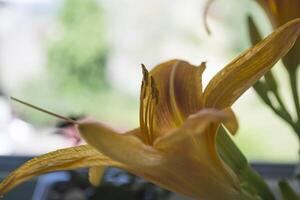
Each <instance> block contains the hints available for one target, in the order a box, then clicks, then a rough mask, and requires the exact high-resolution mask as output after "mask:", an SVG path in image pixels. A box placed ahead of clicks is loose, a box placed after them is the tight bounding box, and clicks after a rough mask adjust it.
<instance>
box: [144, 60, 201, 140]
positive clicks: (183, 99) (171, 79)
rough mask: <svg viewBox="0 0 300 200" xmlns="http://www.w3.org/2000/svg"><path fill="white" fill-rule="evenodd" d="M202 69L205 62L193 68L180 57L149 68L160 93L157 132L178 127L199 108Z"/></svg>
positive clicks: (156, 123) (157, 110) (155, 122)
mask: <svg viewBox="0 0 300 200" xmlns="http://www.w3.org/2000/svg"><path fill="white" fill-rule="evenodd" d="M204 68H205V63H202V64H201V66H200V67H196V66H193V65H191V64H189V63H187V62H185V61H182V60H171V61H168V62H165V63H162V64H160V65H158V66H156V67H155V68H154V69H153V70H152V71H150V76H153V78H154V80H155V83H156V86H157V89H158V92H159V101H158V106H157V109H156V113H155V115H154V130H155V132H156V134H158V133H160V134H163V133H165V132H167V131H169V130H170V129H172V128H175V127H178V126H180V125H181V124H182V123H183V121H184V120H185V119H186V118H187V117H188V116H189V115H190V114H193V113H195V112H197V111H198V110H200V109H201V108H202V84H201V75H202V72H203V70H204ZM156 137H157V135H156Z"/></svg>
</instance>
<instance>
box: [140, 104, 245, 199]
mask: <svg viewBox="0 0 300 200" xmlns="http://www.w3.org/2000/svg"><path fill="white" fill-rule="evenodd" d="M229 114H230V113H229ZM231 118H232V116H229V115H228V113H227V112H223V111H217V110H215V109H204V110H201V111H199V112H198V113H196V114H194V115H192V116H191V117H190V118H188V120H187V121H186V122H185V123H184V124H183V125H182V126H181V127H180V128H179V129H177V130H174V131H172V132H171V133H169V134H167V135H165V136H162V137H161V138H158V139H157V141H156V142H155V143H154V147H155V148H156V149H158V150H159V151H160V152H161V153H162V155H164V156H163V158H164V159H163V162H162V165H161V166H160V167H159V168H158V169H157V170H152V171H150V170H148V171H146V172H147V173H148V174H147V173H145V174H144V175H143V176H144V177H145V178H147V179H149V180H151V181H152V182H154V183H156V184H158V185H161V186H162V187H165V188H168V189H170V190H173V191H178V192H181V193H183V194H187V195H188V196H191V197H194V198H196V199H228V200H229V199H236V195H237V194H238V193H239V190H240V189H239V181H238V178H237V177H236V176H235V175H234V173H233V172H232V171H231V169H230V168H229V167H228V166H227V165H226V164H225V163H223V161H222V160H221V159H220V157H219V155H218V153H217V150H216V145H215V133H216V131H215V129H216V128H215V125H216V124H217V123H220V122H222V121H226V120H230V119H231ZM149 174H150V175H149ZM170 182H174V183H176V184H175V185H174V184H173V185H172V184H171V183H170ZM213 191H218V192H217V193H216V192H213Z"/></svg>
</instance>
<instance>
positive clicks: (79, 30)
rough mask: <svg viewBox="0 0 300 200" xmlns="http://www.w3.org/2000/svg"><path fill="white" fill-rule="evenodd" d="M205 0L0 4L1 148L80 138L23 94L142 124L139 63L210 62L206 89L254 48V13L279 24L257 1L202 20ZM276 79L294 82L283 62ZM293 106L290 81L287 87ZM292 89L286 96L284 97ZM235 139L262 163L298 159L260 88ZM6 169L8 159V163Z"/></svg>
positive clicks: (30, 150)
mask: <svg viewBox="0 0 300 200" xmlns="http://www.w3.org/2000/svg"><path fill="white" fill-rule="evenodd" d="M204 5H205V1H204V0H186V1H181V0H165V1H160V0H152V1H140V0H128V1H121V0H114V1H109V0H43V1H41V0H0V92H1V98H0V154H1V155H6V156H7V155H18V156H35V155H39V154H42V153H46V152H49V151H51V150H56V149H58V148H63V147H69V146H74V145H77V144H79V143H80V142H81V141H80V139H79V138H78V137H77V136H76V134H74V132H73V131H72V130H66V129H64V130H62V129H60V127H63V126H64V125H63V124H60V123H59V122H58V120H57V119H55V118H53V117H51V116H48V115H46V114H43V113H40V112H38V111H35V110H32V109H30V108H28V107H25V106H23V105H19V104H18V103H15V102H11V101H10V100H9V99H8V98H9V96H14V97H17V98H20V99H23V100H25V101H28V102H31V103H32V104H34V105H37V106H41V107H43V108H46V109H48V110H51V111H53V112H56V113H60V114H63V115H68V116H72V117H78V118H80V117H84V116H92V117H94V118H97V119H99V120H101V121H103V122H105V123H107V124H109V125H111V126H112V127H114V128H116V129H118V130H120V131H126V130H129V129H132V128H134V127H136V126H138V112H139V110H138V109H139V90H140V84H141V79H142V73H141V68H140V64H141V63H143V64H145V65H146V66H147V68H148V69H151V68H152V67H154V66H155V65H156V64H159V63H160V62H163V61H166V60H169V59H173V58H180V59H184V60H187V61H189V62H190V63H192V64H195V65H197V64H200V63H201V62H202V61H207V70H206V71H205V73H204V85H206V84H207V83H208V81H209V80H210V79H211V78H212V77H213V75H214V74H215V73H216V72H218V70H220V69H221V68H222V67H224V66H225V65H226V64H227V63H229V62H230V61H231V60H232V59H233V58H235V57H236V56H237V55H238V54H239V53H240V52H241V51H243V50H245V49H246V48H248V47H249V46H250V41H249V37H248V33H247V25H246V20H247V15H249V14H251V15H252V16H253V17H254V18H255V20H256V22H258V23H259V25H260V29H261V30H263V34H264V35H267V34H268V33H270V31H271V26H270V24H269V22H268V20H267V18H266V16H265V15H264V13H263V11H262V10H261V8H260V7H258V6H257V5H256V3H255V1H252V0H240V1H234V0H218V1H216V2H215V3H214V4H212V6H211V8H210V9H209V12H208V24H209V26H210V29H211V32H212V34H211V35H208V34H207V33H206V31H205V29H204V25H203V12H204ZM275 68H276V69H275V71H276V74H275V75H276V77H277V78H278V79H279V80H280V81H282V82H283V83H284V82H285V80H286V79H287V76H286V74H285V73H284V69H283V67H282V66H281V63H278V64H277V66H276V67H275ZM280 89H281V92H282V94H284V98H285V101H286V102H289V103H288V104H289V106H290V107H292V102H291V97H290V96H289V95H288V90H289V88H288V84H286V85H284V84H283V85H280ZM285 93H287V94H286V95H285ZM233 109H234V110H235V112H236V115H237V117H238V119H239V123H240V128H239V132H238V134H237V136H236V137H235V138H234V140H235V141H236V142H237V144H238V146H239V147H240V148H241V150H242V151H243V152H244V153H245V155H246V156H247V157H248V158H249V160H250V161H253V162H257V161H262V162H276V163H278V162H281V163H292V162H296V161H297V159H298V144H297V138H296V136H295V135H294V134H293V131H292V130H291V129H290V128H289V127H288V125H286V124H285V123H284V122H282V121H281V120H280V119H279V118H278V117H277V116H275V115H274V114H273V113H272V111H271V110H269V109H268V108H267V107H266V106H265V105H264V104H263V103H262V102H261V101H260V99H259V98H258V97H257V95H256V94H255V93H254V92H253V91H252V89H250V90H248V91H247V92H246V93H245V94H244V95H243V96H242V97H241V98H240V99H239V100H238V102H237V103H236V104H235V105H234V107H233ZM0 165H1V164H0Z"/></svg>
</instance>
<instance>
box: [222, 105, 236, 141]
mask: <svg viewBox="0 0 300 200" xmlns="http://www.w3.org/2000/svg"><path fill="white" fill-rule="evenodd" d="M223 112H225V113H227V115H228V116H230V120H226V121H224V122H223V124H224V126H225V127H226V128H227V130H228V131H229V133H230V134H232V135H235V134H236V132H237V130H238V128H239V123H238V121H237V118H236V116H235V114H234V112H233V110H232V109H231V108H225V109H224V110H223Z"/></svg>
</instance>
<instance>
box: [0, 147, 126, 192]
mask: <svg viewBox="0 0 300 200" xmlns="http://www.w3.org/2000/svg"><path fill="white" fill-rule="evenodd" d="M108 165H109V166H116V167H123V165H122V164H120V163H118V162H115V161H112V160H111V159H109V158H108V157H106V156H104V155H102V154H100V153H99V152H98V151H97V150H95V149H94V148H93V147H91V146H88V145H82V146H78V147H72V148H66V149H61V150H57V151H54V152H50V153H47V154H44V155H41V156H38V157H36V158H33V159H31V160H29V161H28V162H26V163H25V164H23V165H22V166H21V167H19V168H18V169H16V170H15V171H13V172H12V173H11V174H10V175H9V176H8V177H6V178H5V179H4V180H3V181H2V182H1V183H0V196H1V195H3V194H4V193H6V192H8V191H9V190H11V189H12V188H14V187H15V186H17V185H19V184H20V183H22V182H24V181H27V180H29V179H31V178H33V177H35V176H39V175H41V174H45V173H48V172H53V171H58V170H70V169H77V168H84V167H93V166H108Z"/></svg>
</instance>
